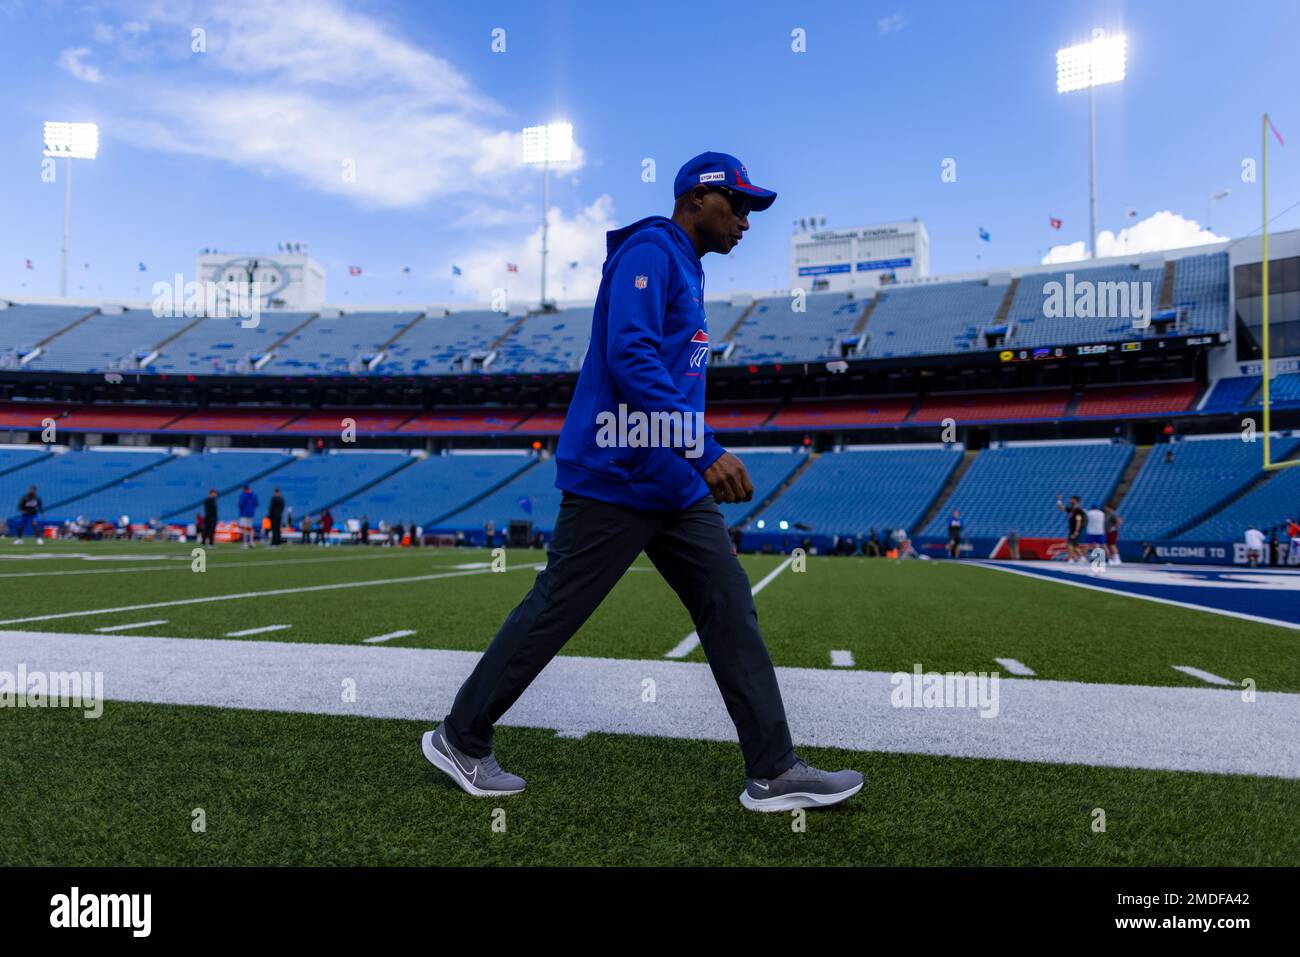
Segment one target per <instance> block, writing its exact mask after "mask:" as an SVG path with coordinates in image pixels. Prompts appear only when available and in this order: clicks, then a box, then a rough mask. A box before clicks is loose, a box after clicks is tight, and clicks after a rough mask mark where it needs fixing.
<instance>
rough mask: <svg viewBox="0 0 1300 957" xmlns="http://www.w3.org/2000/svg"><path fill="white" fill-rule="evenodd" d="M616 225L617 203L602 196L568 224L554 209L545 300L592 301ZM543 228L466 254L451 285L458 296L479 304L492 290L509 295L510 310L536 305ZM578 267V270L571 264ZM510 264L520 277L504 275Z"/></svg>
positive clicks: (486, 298)
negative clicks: (607, 236) (607, 241)
mask: <svg viewBox="0 0 1300 957" xmlns="http://www.w3.org/2000/svg"><path fill="white" fill-rule="evenodd" d="M618 225H619V224H618V223H615V222H614V201H613V200H612V199H611V198H610V197H609V196H608V195H602V196H600V197H599V198H598V199H596V200H595V202H593V203H592V204H591V205H590V206H588V207H586V208H585V209H583V210H581V211H580V212H579V213H578V215H577V216H575V217H573V218H572V219H567V218H565V216H564V213H563V211H562V210H560V209H558V208H556V207H552V208H551V211H550V217H549V218H548V220H547V230H548V231H547V237H546V255H547V269H546V281H547V287H546V296H547V298H548V299H588V300H590V299H593V298H595V295H596V290H597V289H598V288H599V286H600V269H601V266H602V265H603V264H604V262H605V233H606V232H608V231H609V230H611V229H615V228H617V227H618ZM541 258H542V224H541V223H540V222H539V223H537V226H536V228H535V229H533V230H532V231H531V232H530V233H529V235H528V236H527V237H526V238H524V239H523V240H521V241H517V242H509V241H507V242H501V243H496V244H493V245H490V246H485V247H482V248H480V249H477V250H473V251H471V252H467V253H464V254H462V255H461V256H460V258H458V259H457V260H456V264H457V265H458V266H460V268H461V271H462V273H463V275H460V276H457V277H455V278H454V279H453V283H454V286H455V288H456V292H457V293H458V294H460V295H467V296H472V297H473V298H474V299H475V300H477V301H480V302H488V301H490V300H491V298H492V290H493V289H497V288H506V289H508V290H509V300H510V303H511V305H514V304H516V303H530V304H531V303H535V302H536V301H537V299H538V296H539V295H540V292H541V267H542V263H541ZM573 262H576V263H577V264H578V265H577V267H576V268H574V267H572V266H570V263H573ZM507 263H515V264H517V265H518V266H519V272H517V273H512V272H507V271H506V264H507Z"/></svg>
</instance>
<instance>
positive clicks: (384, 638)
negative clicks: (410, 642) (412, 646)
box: [364, 629, 415, 645]
mask: <svg viewBox="0 0 1300 957" xmlns="http://www.w3.org/2000/svg"><path fill="white" fill-rule="evenodd" d="M413 634H415V632H414V631H412V630H410V629H406V630H403V631H390V632H389V633H388V634H386V635H375V637H373V638H366V639H364V642H365V644H367V645H377V644H379V642H381V641H391V640H392V639H394V638H405V637H406V636H407V635H413Z"/></svg>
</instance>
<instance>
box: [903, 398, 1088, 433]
mask: <svg viewBox="0 0 1300 957" xmlns="http://www.w3.org/2000/svg"><path fill="white" fill-rule="evenodd" d="M1069 404H1070V390H1069V389H1038V390H1034V391H1029V392H993V393H988V392H983V393H970V394H967V395H955V396H946V395H931V396H927V397H926V398H925V399H923V400H922V402H921V405H920V407H919V408H918V409H917V410H916V411H915V412H914V413H912V417H911V418H910V419H909V420H908V424H912V423H930V422H933V423H939V422H942V421H943V420H944V419H952V420H954V421H955V422H958V423H959V424H962V425H967V424H973V423H979V422H1012V421H1021V420H1028V419H1062V418H1064V417H1065V410H1066V407H1067V406H1068V405H1069Z"/></svg>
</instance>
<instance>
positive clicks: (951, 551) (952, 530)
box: [948, 508, 961, 558]
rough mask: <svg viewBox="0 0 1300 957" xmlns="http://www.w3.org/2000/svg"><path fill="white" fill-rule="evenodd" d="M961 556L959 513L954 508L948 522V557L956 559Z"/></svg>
mask: <svg viewBox="0 0 1300 957" xmlns="http://www.w3.org/2000/svg"><path fill="white" fill-rule="evenodd" d="M960 554H961V513H960V512H958V511H957V510H956V509H955V508H954V509H953V510H952V518H951V519H949V520H948V557H949V558H956V557H957V556H958V555H960Z"/></svg>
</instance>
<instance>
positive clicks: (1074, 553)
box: [1056, 495, 1088, 562]
mask: <svg viewBox="0 0 1300 957" xmlns="http://www.w3.org/2000/svg"><path fill="white" fill-rule="evenodd" d="M1056 507H1057V508H1059V509H1060V510H1061V511H1062V512H1065V513H1066V514H1067V515H1068V516H1069V517H1068V519H1067V521H1068V523H1069V525H1068V535H1067V536H1066V539H1065V550H1066V551H1067V552H1068V553H1069V556H1070V561H1072V562H1081V561H1083V548H1082V546H1081V545H1080V544H1079V542H1080V541H1081V540H1082V538H1083V529H1084V526H1086V525H1087V524H1088V515H1087V513H1086V512H1084V510H1083V509H1081V508H1080V507H1079V496H1077V495H1071V496H1070V507H1069V508H1066V507H1065V505H1064V504H1063V503H1062V502H1061V496H1059V495H1058V496H1056Z"/></svg>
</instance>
